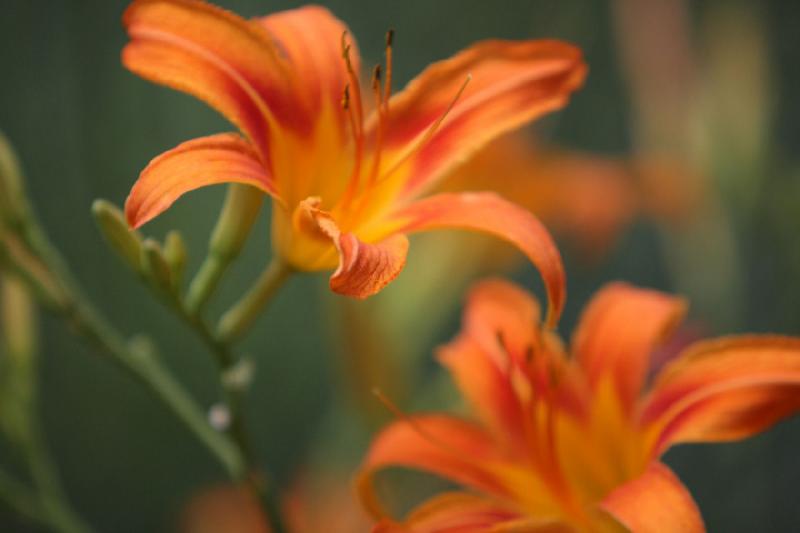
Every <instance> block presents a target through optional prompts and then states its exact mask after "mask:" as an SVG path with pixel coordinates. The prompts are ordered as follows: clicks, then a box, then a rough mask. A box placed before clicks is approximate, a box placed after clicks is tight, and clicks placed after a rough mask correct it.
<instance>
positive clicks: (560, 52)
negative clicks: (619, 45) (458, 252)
mask: <svg viewBox="0 0 800 533" xmlns="http://www.w3.org/2000/svg"><path fill="white" fill-rule="evenodd" d="M124 25H125V27H126V28H127V31H128V33H129V35H130V36H131V42H130V43H128V45H127V46H126V47H125V49H124V51H123V62H124V64H125V65H126V66H127V67H128V68H129V69H130V70H132V71H133V72H135V73H137V74H139V75H141V76H143V77H145V78H147V79H150V80H152V81H155V82H157V83H161V84H164V85H167V86H170V87H172V88H175V89H179V90H182V91H185V92H188V93H190V94H193V95H194V96H196V97H198V98H200V99H202V100H204V101H205V102H207V103H209V104H210V105H211V106H213V107H214V108H216V109H217V110H218V111H220V112H221V113H222V114H223V115H224V116H226V117H227V118H228V119H229V120H230V121H231V122H232V123H233V124H235V125H236V126H237V127H238V128H239V130H240V131H241V132H242V134H243V137H242V136H239V135H237V134H231V133H226V134H220V135H212V136H209V137H204V138H200V139H195V140H192V141H189V142H186V143H184V144H181V145H179V146H178V147H176V148H174V149H172V150H170V151H167V152H166V153H164V154H162V155H161V156H159V157H157V158H155V159H154V160H153V161H152V162H151V163H150V164H149V165H148V167H147V168H145V170H144V171H143V172H142V173H141V175H140V177H139V180H138V181H137V183H136V184H135V186H134V187H133V189H132V191H131V193H130V196H129V198H128V200H127V203H126V213H127V217H128V221H129V223H130V224H131V225H132V226H134V227H138V226H141V225H142V224H144V223H145V222H147V221H148V220H150V219H152V218H153V217H155V216H157V215H158V214H160V213H161V212H163V211H164V210H165V209H167V208H168V207H169V206H170V205H171V204H172V202H174V201H175V200H176V199H177V198H178V197H179V196H181V195H182V194H184V193H186V192H188V191H190V190H193V189H196V188H199V187H202V186H206V185H212V184H217V183H232V182H235V183H244V184H247V185H252V186H253V187H256V188H258V189H260V190H261V191H263V192H264V193H266V194H269V195H271V196H272V198H273V199H274V202H273V206H274V209H273V223H272V230H273V243H274V247H275V249H276V251H277V252H278V253H279V254H280V256H281V257H282V258H283V259H284V260H285V261H286V262H288V263H289V264H290V265H291V266H292V267H294V268H296V269H299V270H306V271H316V270H327V269H333V268H336V267H337V264H338V268H337V269H336V271H335V272H334V274H333V276H332V277H331V280H330V284H331V288H332V289H333V290H334V291H336V292H339V293H343V294H347V295H351V296H356V297H365V296H368V295H370V294H373V293H375V292H377V291H378V290H380V289H381V288H382V287H383V286H385V285H386V284H387V283H389V282H390V281H391V280H392V279H393V278H394V277H395V276H397V274H398V273H399V272H400V270H401V269H402V266H403V264H404V262H405V256H406V250H407V247H408V241H407V239H406V236H405V234H407V233H411V232H416V231H422V230H428V229H434V228H441V227H462V228H467V229H471V230H476V231H484V232H488V233H492V234H495V235H497V236H499V237H500V238H502V239H505V240H507V241H510V242H511V243H513V244H515V245H516V246H517V247H519V248H520V249H521V250H522V251H523V252H524V253H526V254H527V255H528V257H529V258H530V259H531V260H532V261H533V262H534V264H536V265H537V267H538V268H539V269H540V271H541V272H542V275H543V277H544V279H545V283H546V285H547V287H548V290H549V295H550V298H551V300H552V302H553V306H554V308H555V311H556V314H557V311H558V310H559V309H560V306H561V302H562V300H563V294H559V293H557V292H556V291H557V290H558V289H559V287H561V286H563V284H562V277H563V272H562V266H561V262H560V257H559V255H558V252H557V250H556V249H555V247H554V245H553V243H552V241H551V239H550V237H549V235H548V234H547V232H546V231H545V230H544V228H543V227H542V226H541V224H540V223H539V222H538V220H537V219H536V218H534V217H533V216H532V215H531V214H530V213H528V212H527V211H525V210H524V209H521V208H519V207H517V206H515V205H514V204H511V203H509V202H507V201H505V200H503V199H501V198H499V197H497V196H495V195H493V194H490V193H468V194H437V195H434V196H430V197H428V198H424V199H420V197H421V195H423V194H424V193H425V192H426V191H429V190H430V189H431V187H433V186H434V185H435V184H436V182H437V181H438V180H439V179H440V178H441V177H442V176H443V175H444V174H446V173H447V172H448V171H449V170H451V169H452V168H453V167H454V166H455V165H456V164H457V163H458V162H459V161H460V160H462V159H463V158H464V157H466V156H467V155H468V154H469V153H471V152H472V151H474V150H476V149H478V148H479V147H480V146H482V145H484V144H485V143H487V142H488V141H490V140H492V139H493V138H495V137H496V136H498V135H499V134H501V133H504V132H506V131H509V130H511V129H515V128H517V127H519V126H521V125H523V124H525V123H527V122H529V121H531V120H533V119H534V118H536V117H538V116H540V115H542V114H544V113H546V112H549V111H553V110H555V109H559V108H561V107H563V106H564V105H565V104H566V101H567V99H568V97H569V95H570V93H572V91H574V90H575V89H576V88H577V87H578V86H580V85H581V83H582V81H583V79H584V77H585V72H586V67H585V65H584V63H583V60H582V56H581V53H580V51H579V50H578V49H577V48H575V47H573V46H571V45H569V44H565V43H562V42H558V41H518V42H512V41H497V40H495V41H484V42H480V43H477V44H475V45H473V46H472V47H470V48H468V49H466V50H464V51H462V52H461V53H459V54H457V55H455V56H454V57H452V58H450V59H447V60H444V61H441V62H438V63H435V64H433V65H431V66H430V67H428V68H427V69H426V70H425V71H423V72H422V73H421V74H420V75H419V76H418V77H417V78H416V79H414V80H413V81H411V83H409V84H408V86H407V87H406V88H405V90H403V91H402V92H400V93H398V94H396V95H394V96H391V95H390V87H391V70H392V69H391V58H392V42H391V41H392V38H391V32H390V33H389V35H388V37H387V48H386V66H385V74H384V75H383V76H381V69H380V68H379V67H376V69H375V70H374V72H373V77H372V84H371V87H369V89H370V90H369V91H364V92H365V93H369V95H371V100H368V99H367V98H365V95H363V94H362V88H361V85H360V83H359V76H358V74H359V69H360V60H359V54H358V51H357V49H356V45H355V43H354V42H352V41H351V40H350V39H349V37H348V33H347V27H346V26H345V25H344V24H343V23H342V22H341V21H339V20H338V19H336V18H335V17H333V15H331V14H330V13H329V12H328V11H327V10H326V9H324V8H321V7H318V6H310V7H303V8H300V9H295V10H290V11H284V12H280V13H276V14H273V15H270V16H267V17H265V18H261V19H255V20H249V21H248V20H245V19H243V18H240V17H239V16H237V15H235V14H232V13H230V12H227V11H224V10H222V9H220V8H217V7H214V6H212V5H209V4H206V3H203V2H200V1H196V0H138V1H135V2H134V3H133V4H132V5H131V6H130V7H129V8H128V10H127V11H126V13H125V16H124ZM382 77H383V81H382V80H381V78H382ZM368 105H369V106H370V107H371V108H372V109H373V110H372V111H371V113H369V115H368V116H367V113H366V112H365V109H366V108H367V106H368Z"/></svg>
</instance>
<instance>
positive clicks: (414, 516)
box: [373, 492, 565, 533]
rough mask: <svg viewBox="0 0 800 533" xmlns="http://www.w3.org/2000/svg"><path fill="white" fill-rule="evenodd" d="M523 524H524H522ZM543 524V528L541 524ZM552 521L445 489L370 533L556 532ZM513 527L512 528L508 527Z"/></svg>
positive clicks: (484, 499) (479, 497) (485, 499)
mask: <svg viewBox="0 0 800 533" xmlns="http://www.w3.org/2000/svg"><path fill="white" fill-rule="evenodd" d="M523 526H524V527H523ZM545 526H547V528H546V527H545ZM552 526H553V523H552V522H548V523H546V524H542V523H541V522H538V523H537V522H535V521H532V520H530V519H526V518H522V517H521V516H520V514H519V513H518V512H515V511H513V510H509V509H508V508H506V507H503V506H501V505H499V504H498V502H495V501H493V500H490V499H488V498H485V497H482V496H478V495H475V494H469V493H466V492H447V493H444V494H440V495H438V496H435V497H433V498H431V499H430V500H428V501H426V502H425V503H423V504H422V505H420V506H418V507H417V508H416V509H414V510H413V511H412V512H411V514H410V515H409V516H408V518H407V519H406V520H405V521H404V522H403V523H402V524H397V523H393V522H390V521H388V520H387V521H384V522H382V523H381V524H378V526H376V528H375V529H374V530H373V533H441V532H445V531H446V532H448V533H481V532H485V531H493V532H497V533H501V532H511V531H517V532H520V531H526V532H530V533H546V532H547V533H550V532H553V533H555V532H556V531H558V532H559V533H561V532H563V531H565V530H563V529H551V527H552ZM512 528H513V529H512Z"/></svg>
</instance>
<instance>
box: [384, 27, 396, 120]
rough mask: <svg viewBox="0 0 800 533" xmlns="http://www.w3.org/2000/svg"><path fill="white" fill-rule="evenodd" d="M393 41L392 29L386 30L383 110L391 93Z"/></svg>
mask: <svg viewBox="0 0 800 533" xmlns="http://www.w3.org/2000/svg"><path fill="white" fill-rule="evenodd" d="M393 42H394V30H392V29H390V30H389V31H387V32H386V81H384V85H383V107H384V111H385V112H387V113H388V111H389V96H391V93H392V43H393Z"/></svg>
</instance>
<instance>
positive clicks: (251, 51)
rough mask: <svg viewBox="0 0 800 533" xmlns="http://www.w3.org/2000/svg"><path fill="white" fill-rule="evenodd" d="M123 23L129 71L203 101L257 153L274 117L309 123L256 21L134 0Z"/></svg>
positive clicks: (188, 4) (178, 1)
mask: <svg viewBox="0 0 800 533" xmlns="http://www.w3.org/2000/svg"><path fill="white" fill-rule="evenodd" d="M123 24H124V26H125V28H126V29H127V31H128V34H129V35H130V37H131V42H130V43H128V44H127V46H126V47H125V49H124V50H123V52H122V62H123V63H124V64H125V66H126V67H127V68H128V69H130V70H131V71H133V72H135V73H136V74H138V75H140V76H142V77H144V78H146V79H148V80H151V81H153V82H156V83H160V84H162V85H166V86H168V87H171V88H173V89H177V90H180V91H184V92H187V93H189V94H192V95H194V96H196V97H197V98H199V99H201V100H203V101H205V102H206V103H208V104H209V105H211V106H212V107H214V108H215V109H217V110H218V111H219V112H221V113H222V114H223V115H224V116H225V117H226V118H228V120H230V121H231V122H233V123H234V124H235V125H236V126H237V127H239V129H241V130H242V131H243V132H245V133H246V134H247V136H248V137H249V138H250V139H251V141H252V142H253V143H254V145H255V146H256V147H258V148H259V150H260V152H261V153H262V154H266V153H267V142H268V138H269V121H270V120H271V119H272V118H273V117H275V118H277V119H279V120H280V121H281V122H282V123H285V124H292V125H294V126H295V127H296V128H297V129H308V127H309V123H308V118H309V116H308V114H307V113H305V112H300V111H301V110H300V109H298V101H297V99H296V97H295V96H294V94H295V91H292V83H293V82H292V80H291V77H290V76H289V73H288V71H287V70H286V65H285V63H284V61H283V60H282V59H281V58H280V56H279V54H278V52H277V50H276V48H275V45H274V43H273V42H272V41H271V39H270V37H269V35H268V33H267V32H266V31H265V29H264V28H263V27H261V26H260V25H258V24H257V23H254V22H249V21H247V20H245V19H243V18H241V17H239V16H238V15H235V14H233V13H231V12H228V11H225V10H224V9H221V8H218V7H216V6H212V5H211V4H207V3H205V2H201V1H197V0H137V1H135V2H133V3H132V4H131V5H130V7H129V8H128V9H127V10H126V11H125V15H124V17H123ZM304 119H305V120H304Z"/></svg>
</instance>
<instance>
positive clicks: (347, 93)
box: [342, 83, 350, 111]
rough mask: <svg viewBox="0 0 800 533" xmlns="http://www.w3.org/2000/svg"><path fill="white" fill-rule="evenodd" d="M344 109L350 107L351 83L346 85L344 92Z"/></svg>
mask: <svg viewBox="0 0 800 533" xmlns="http://www.w3.org/2000/svg"><path fill="white" fill-rule="evenodd" d="M342 109H344V110H345V111H347V110H348V109H350V84H349V83H348V84H347V85H345V86H344V91H343V92H342Z"/></svg>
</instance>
